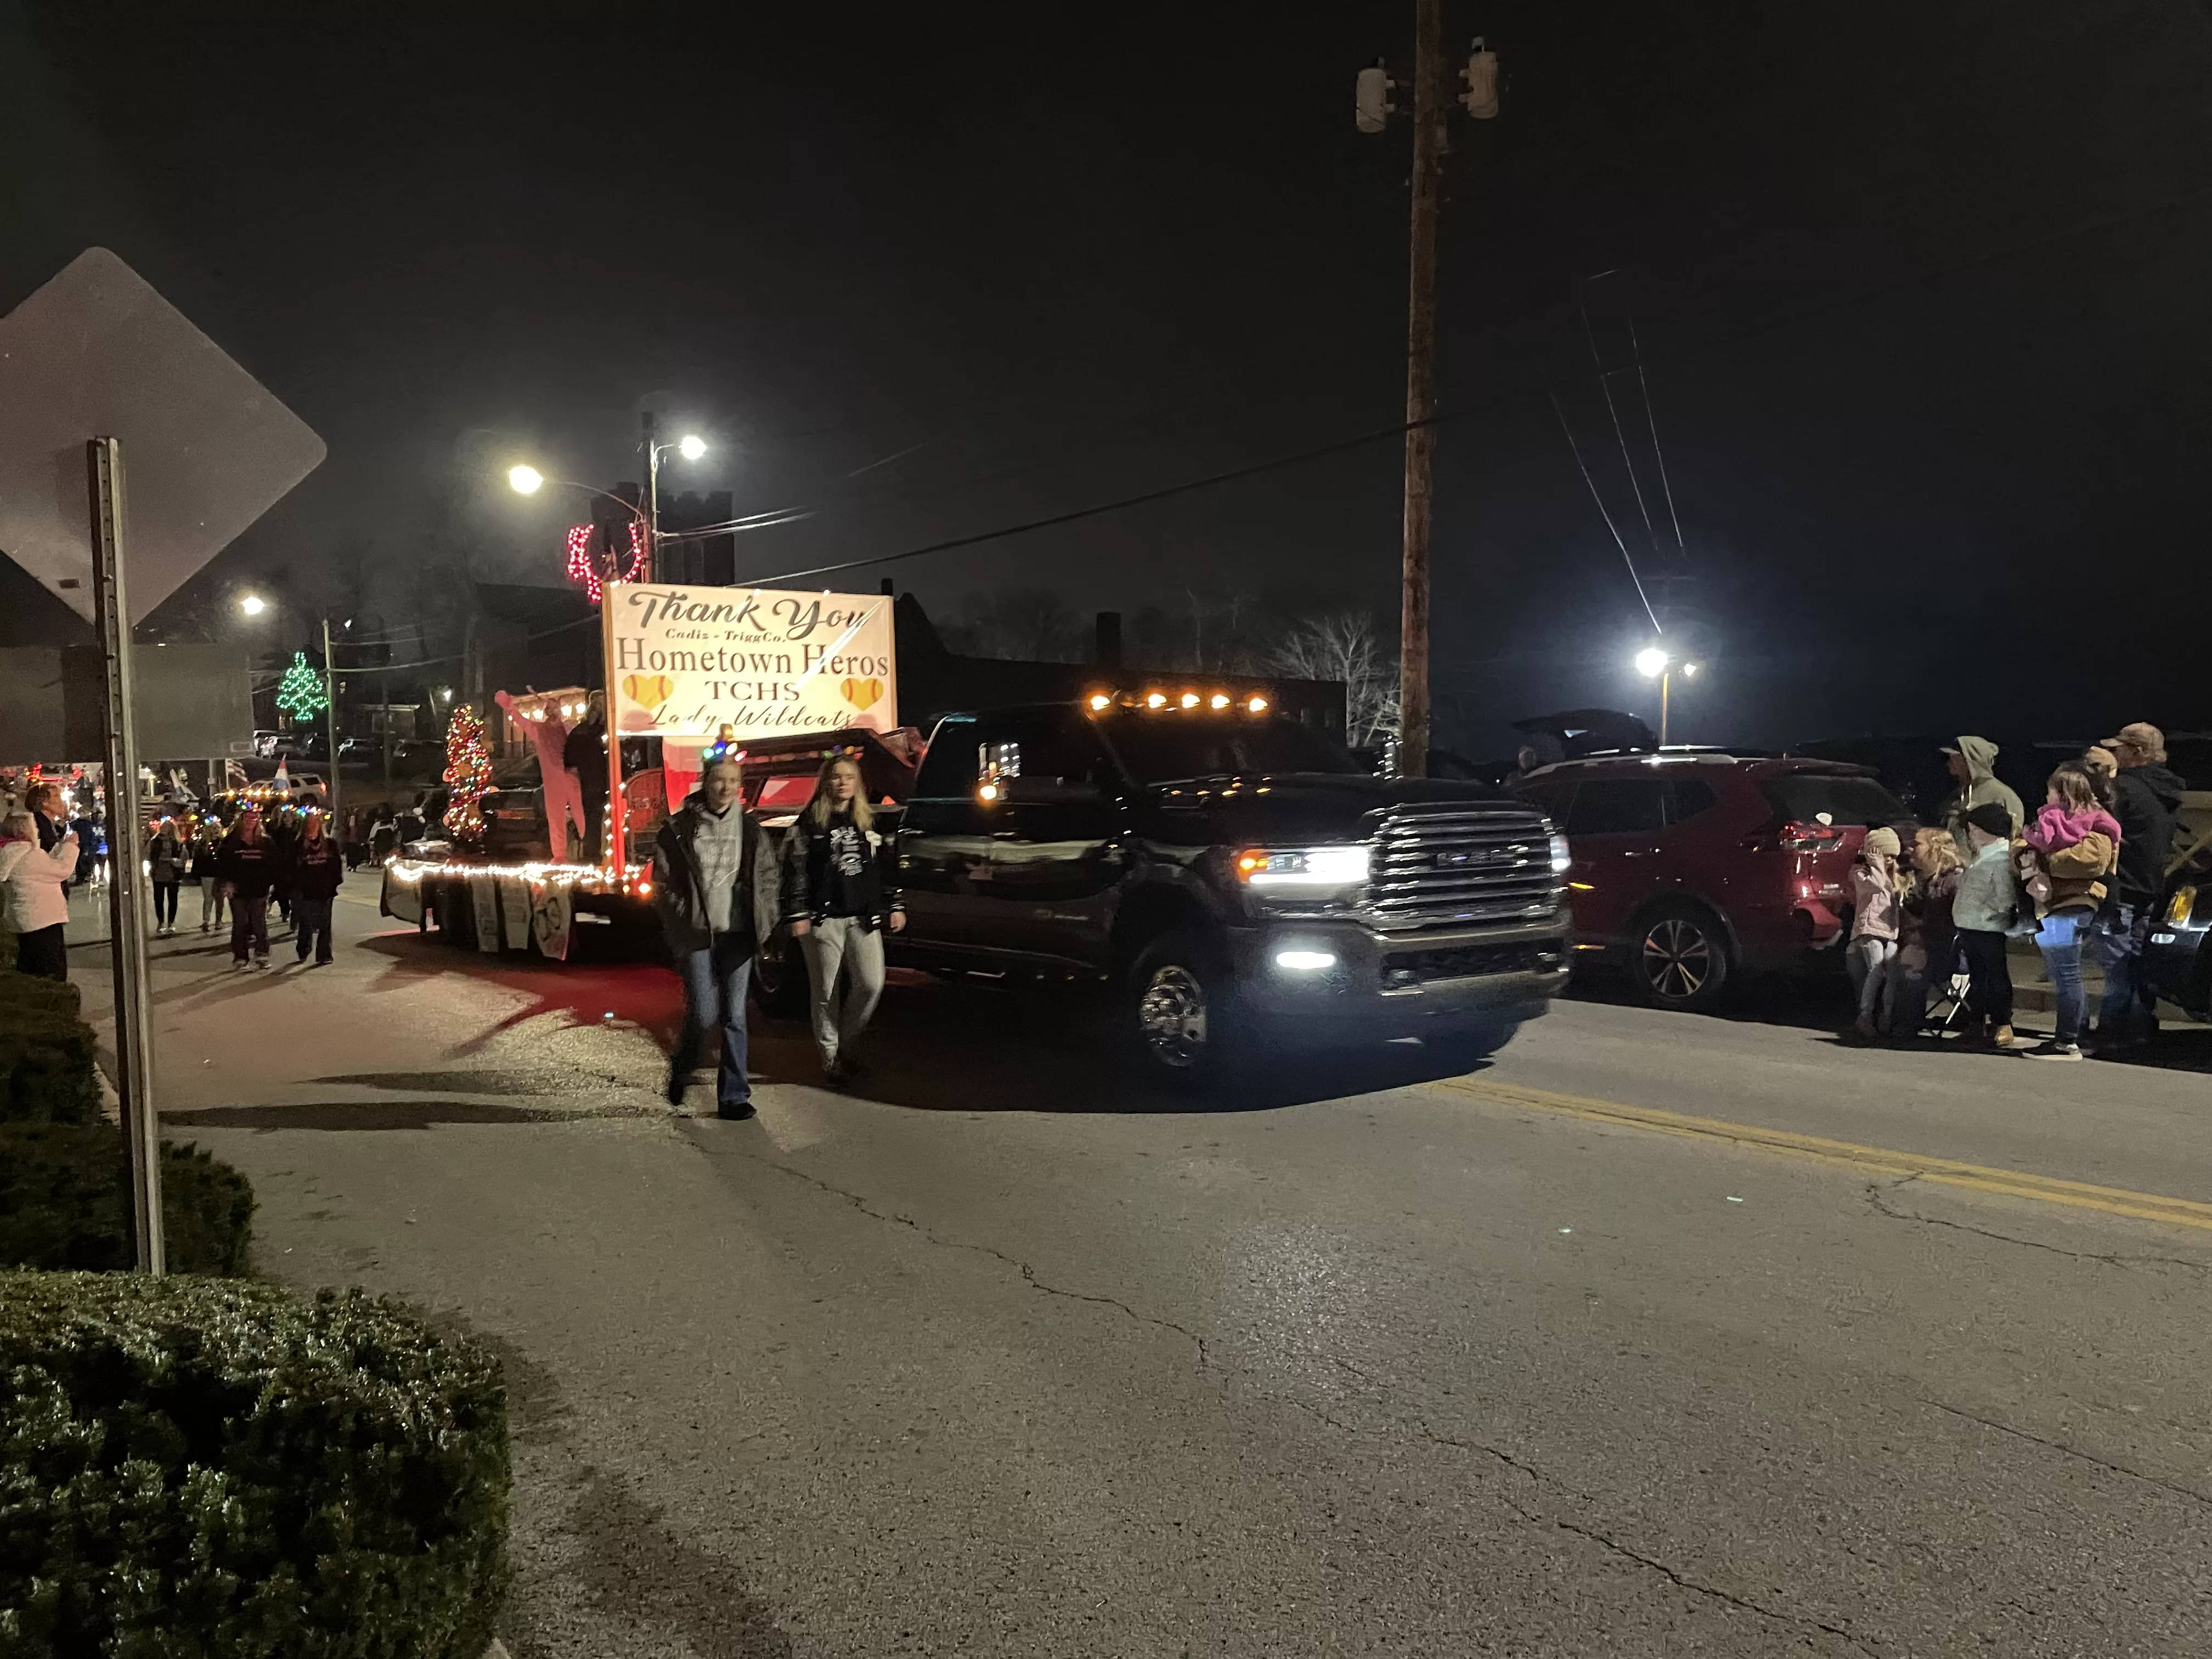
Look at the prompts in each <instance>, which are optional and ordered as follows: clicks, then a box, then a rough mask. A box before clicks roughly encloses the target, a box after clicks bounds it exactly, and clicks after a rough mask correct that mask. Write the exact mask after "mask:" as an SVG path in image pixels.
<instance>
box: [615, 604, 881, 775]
mask: <svg viewBox="0 0 2212 1659" xmlns="http://www.w3.org/2000/svg"><path fill="white" fill-rule="evenodd" d="M604 607H605V608H604V613H603V614H604V616H605V629H606V644H607V660H608V674H607V681H608V684H609V685H610V686H611V688H612V690H613V701H614V720H615V729H616V730H617V731H618V732H624V733H626V734H631V735H641V736H655V737H664V738H714V737H716V736H719V735H720V732H721V731H722V729H723V728H724V727H725V726H727V727H728V728H730V730H731V731H732V732H733V733H734V734H735V735H736V738H737V739H738V741H739V742H743V741H744V740H745V739H746V738H768V737H784V736H788V735H790V734H792V733H794V732H824V733H827V732H836V731H840V730H842V729H843V728H845V727H848V726H868V727H871V728H872V729H873V730H875V731H878V732H889V731H892V730H894V729H896V726H897V725H898V672H897V668H896V664H895V662H894V660H893V647H892V636H891V601H890V599H889V597H887V596H886V595H884V594H881V593H796V592H781V591H779V590H777V589H774V588H763V587H691V586H684V585H680V584H678V585H665V584H659V583H651V582H609V583H608V584H607V586H606V597H605V602H604Z"/></svg>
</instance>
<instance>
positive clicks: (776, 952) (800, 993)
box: [753, 927, 806, 1018]
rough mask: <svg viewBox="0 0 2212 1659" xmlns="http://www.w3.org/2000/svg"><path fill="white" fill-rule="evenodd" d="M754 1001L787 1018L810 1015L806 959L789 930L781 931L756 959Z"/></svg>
mask: <svg viewBox="0 0 2212 1659" xmlns="http://www.w3.org/2000/svg"><path fill="white" fill-rule="evenodd" d="M753 1000H754V1001H756V1002H757V1003H759V1004H760V1006H761V1009H762V1011H763V1012H765V1013H770V1014H775V1015H778V1016H781V1017H783V1018H795V1017H797V1016H798V1015H800V1014H803V1013H805V1012H806V959H805V957H802V956H801V955H799V941H798V940H797V939H793V938H792V936H791V930H790V929H789V928H787V927H779V928H777V929H776V930H775V935H774V937H772V938H770V939H767V940H766V941H764V942H763V944H762V945H761V947H760V951H759V954H758V955H757V956H756V957H754V958H753Z"/></svg>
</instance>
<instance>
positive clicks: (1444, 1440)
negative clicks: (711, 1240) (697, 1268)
mask: <svg viewBox="0 0 2212 1659" xmlns="http://www.w3.org/2000/svg"><path fill="white" fill-rule="evenodd" d="M693 1144H694V1145H698V1144H699V1143H698V1142H696V1140H695V1141H694V1143H693ZM702 1150H704V1148H703V1147H702ZM741 1155H742V1156H743V1157H744V1158H748V1159H750V1161H751V1162H753V1163H755V1164H762V1165H763V1166H765V1167H766V1168H768V1169H771V1170H776V1171H777V1172H779V1173H780V1174H782V1175H787V1176H791V1177H792V1178H793V1179H794V1180H797V1181H800V1182H805V1184H806V1185H808V1186H810V1187H812V1188H815V1189H816V1190H817V1191H818V1192H823V1193H826V1194H829V1196H831V1197H833V1198H838V1199H842V1200H844V1201H845V1202H846V1203H848V1204H849V1205H851V1206H853V1207H854V1209H855V1210H858V1211H859V1212H860V1213H861V1214H862V1215H865V1216H868V1217H871V1218H873V1219H875V1220H878V1221H882V1222H887V1223H889V1224H890V1225H893V1226H898V1227H905V1228H908V1229H909V1230H910V1231H913V1232H914V1233H915V1234H916V1235H918V1236H919V1237H921V1238H923V1239H926V1240H927V1241H928V1242H929V1243H932V1244H935V1245H939V1246H940V1247H942V1248H944V1249H955V1250H968V1251H971V1252H973V1253H974V1254H975V1255H985V1256H988V1257H990V1258H991V1259H992V1260H994V1261H1002V1262H1004V1263H1006V1266H1008V1267H1012V1268H1013V1269H1014V1270H1015V1271H1016V1272H1018V1273H1020V1274H1021V1276H1022V1280H1023V1282H1024V1284H1026V1285H1029V1286H1030V1288H1031V1289H1032V1290H1036V1291H1042V1292H1043V1293H1044V1294H1046V1295H1047V1296H1056V1297H1065V1298H1066V1299H1067V1300H1068V1301H1071V1302H1088V1303H1091V1304H1095V1305H1097V1306H1099V1307H1106V1308H1112V1309H1114V1310H1116V1311H1117V1312H1119V1313H1121V1315H1123V1316H1125V1317H1127V1318H1128V1319H1131V1320H1133V1321H1135V1322H1137V1323H1139V1324H1142V1325H1151V1326H1153V1327H1155V1328H1158V1329H1161V1330H1166V1331H1173V1332H1174V1333H1176V1334H1177V1335H1178V1336H1181V1337H1182V1338H1183V1339H1185V1340H1187V1341H1188V1342H1189V1343H1190V1344H1191V1345H1192V1346H1193V1347H1194V1349H1195V1350H1196V1351H1197V1354H1198V1369H1199V1370H1211V1371H1213V1372H1214V1373H1216V1374H1217V1375H1219V1376H1237V1377H1242V1378H1244V1379H1245V1380H1247V1381H1258V1380H1259V1379H1258V1378H1257V1377H1256V1376H1255V1373H1253V1372H1251V1371H1249V1370H1244V1369H1243V1368H1242V1367H1238V1366H1232V1365H1224V1364H1220V1363H1219V1362H1218V1360H1216V1359H1215V1358H1213V1357H1212V1352H1211V1350H1210V1349H1209V1348H1208V1346H1207V1344H1206V1339H1205V1338H1204V1337H1202V1336H1200V1334H1198V1333H1197V1332H1195V1331H1194V1330H1192V1329H1190V1328H1188V1326H1184V1325H1180V1324H1177V1323H1176V1322H1175V1321H1173V1320H1171V1319H1162V1318H1159V1317H1158V1316H1156V1315H1152V1314H1146V1313H1139V1311H1138V1310H1136V1309H1134V1308H1133V1307H1131V1306H1130V1305H1129V1304H1127V1303H1126V1302H1124V1301H1122V1300H1121V1298H1119V1297H1111V1296H1099V1295H1096V1294H1093V1293H1091V1292H1089V1291H1071V1290H1067V1289H1065V1288H1063V1287H1062V1286H1060V1285H1048V1284H1047V1283H1045V1282H1044V1281H1043V1280H1042V1279H1039V1278H1038V1277H1037V1276H1036V1269H1035V1268H1033V1267H1030V1265H1029V1263H1027V1262H1025V1261H1022V1260H1021V1259H1020V1258H1018V1257H1017V1256H1012V1255H1007V1254H1006V1252H1005V1251H1004V1250H1000V1249H994V1247H992V1246H991V1245H988V1244H977V1243H973V1242H971V1241H969V1240H968V1239H962V1238H946V1237H944V1236H942V1235H941V1234H939V1233H935V1232H933V1231H931V1230H930V1229H928V1228H927V1227H925V1226H923V1225H921V1222H919V1221H917V1220H916V1219H915V1218H914V1217H912V1216H910V1215H902V1214H900V1213H898V1212H895V1211H890V1210H879V1209H878V1208H876V1207H875V1206H873V1205H872V1204H870V1203H869V1202H868V1201H867V1200H866V1199H865V1198H863V1197H862V1196H861V1195H860V1194H858V1193H855V1192H852V1191H850V1190H848V1188H843V1187H840V1186H837V1185H836V1183H835V1182H828V1181H824V1180H823V1179H822V1178H821V1177H820V1176H815V1175H811V1174H809V1173H808V1172H807V1171H806V1170H801V1169H799V1168H796V1167H795V1166H793V1165H792V1164H783V1163H779V1162H778V1161H777V1160H775V1158H763V1157H762V1156H761V1155H760V1154H758V1153H757V1152H744V1153H742V1154H741ZM1336 1363H1337V1364H1340V1365H1342V1366H1343V1368H1344V1369H1345V1370H1347V1371H1350V1372H1351V1373H1352V1375H1353V1376H1358V1377H1360V1378H1361V1379H1362V1380H1363V1381H1365V1380H1369V1379H1368V1378H1367V1374H1366V1373H1365V1372H1364V1371H1362V1370H1359V1369H1358V1367H1357V1366H1355V1365H1352V1364H1350V1363H1349V1362H1348V1361H1346V1360H1342V1359H1339V1360H1337V1362H1336ZM1261 1393H1262V1394H1263V1395H1265V1397H1266V1398H1267V1399H1269V1400H1271V1401H1275V1402H1277V1403H1278V1404H1281V1405H1286V1406H1289V1407H1291V1408H1293V1409H1294V1410H1297V1411H1299V1412H1302V1413H1304V1414H1306V1415H1307V1416H1310V1417H1311V1418H1313V1419H1315V1420H1316V1421H1317V1422H1321V1423H1323V1424H1326V1425H1328V1427H1330V1428H1332V1429H1334V1430H1336V1431H1338V1432H1339V1433H1340V1434H1346V1435H1352V1434H1358V1433H1359V1432H1361V1431H1360V1430H1358V1428H1356V1427H1354V1426H1353V1425H1350V1424H1347V1423H1344V1422H1341V1421H1340V1420H1338V1419H1336V1418H1334V1417H1332V1416H1330V1415H1329V1414H1328V1413H1327V1412H1325V1411H1323V1410H1322V1409H1321V1408H1320V1407H1318V1406H1316V1405H1313V1404H1312V1403H1311V1402H1310V1401H1304V1400H1300V1399H1298V1398H1297V1396H1296V1395H1285V1394H1278V1393H1275V1392H1273V1391H1272V1390H1268V1389H1262V1390H1261ZM1401 1426H1404V1427H1407V1428H1410V1429H1412V1430H1413V1431H1414V1432H1416V1433H1417V1434H1419V1436H1420V1437H1422V1438H1423V1439H1425V1440H1427V1441H1429V1442H1431V1443H1433V1444H1436V1445H1438V1446H1444V1447H1449V1448H1450V1449H1453V1450H1455V1451H1461V1452H1480V1453H1481V1454H1482V1455H1485V1456H1486V1457H1489V1458H1492V1459H1494V1460H1495V1461H1496V1462H1498V1463H1500V1464H1502V1465H1503V1466H1504V1467H1505V1468H1509V1469H1511V1470H1513V1471H1515V1472H1516V1474H1521V1475H1522V1476H1524V1477H1526V1478H1527V1479H1528V1480H1529V1481H1530V1482H1531V1483H1533V1484H1534V1485H1535V1486H1539V1487H1553V1488H1555V1489H1557V1490H1559V1491H1560V1492H1565V1493H1567V1494H1569V1495H1570V1496H1571V1497H1574V1498H1579V1499H1581V1500H1582V1501H1583V1502H1585V1503H1589V1502H1593V1501H1595V1500H1593V1499H1591V1498H1589V1495H1588V1494H1587V1493H1584V1492H1577V1491H1575V1490H1574V1488H1572V1487H1571V1486H1565V1484H1564V1483H1563V1482H1560V1481H1558V1480H1553V1478H1552V1477H1551V1476H1549V1475H1547V1474H1545V1473H1544V1472H1543V1471H1542V1470H1541V1469H1539V1468H1536V1467H1535V1465H1534V1464H1533V1463H1528V1462H1522V1460H1521V1459H1519V1458H1517V1457H1516V1456H1514V1455H1512V1454H1511V1453H1510V1452H1505V1451H1501V1450H1499V1449H1498V1448H1497V1447H1495V1446H1488V1445H1485V1444H1483V1443H1481V1442H1480V1441H1475V1440H1462V1439H1459V1438H1457V1437H1454V1436H1451V1435H1447V1434H1443V1433H1442V1432H1440V1431H1437V1430H1435V1429H1433V1428H1431V1427H1430V1426H1429V1425H1427V1424H1426V1423H1425V1422H1421V1421H1419V1420H1418V1419H1414V1420H1412V1421H1408V1422H1405V1423H1403V1424H1402V1425H1401ZM2123 1473H2126V1471H2123ZM2145 1478H2148V1477H2145ZM1493 1495H1494V1496H1496V1497H1497V1498H1498V1501H1499V1502H1500V1503H1501V1504H1504V1506H1505V1508H1506V1509H1508V1510H1510V1511H1511V1512H1512V1513H1513V1514H1514V1515H1516V1516H1518V1517H1520V1519H1521V1520H1522V1522H1525V1523H1527V1524H1528V1525H1530V1526H1538V1527H1550V1528H1554V1529H1556V1530H1558V1531H1560V1532H1564V1533H1566V1534H1570V1535H1571V1536H1572V1537H1576V1538H1580V1539H1583V1540H1585V1541H1588V1542H1589V1543H1593V1544H1595V1545H1597V1546H1598V1547H1600V1548H1601V1549H1603V1550H1606V1551H1607V1552H1608V1553H1612V1554H1613V1555H1617V1556H1619V1557H1620V1559H1623V1560H1625V1561H1630V1562H1633V1563H1634V1564H1636V1565H1638V1566H1641V1567H1644V1568H1645V1569H1647V1570H1648V1571H1651V1572H1654V1573H1656V1574H1658V1575H1659V1576H1660V1577H1662V1578H1664V1579H1666V1580H1667V1582H1668V1583H1670V1584H1673V1585H1674V1587H1675V1588H1676V1589H1682V1590H1686V1591H1688V1592H1690V1593H1691V1594H1692V1595H1703V1596H1706V1597H1709V1598H1710V1599H1711V1600H1713V1601H1718V1602H1720V1603H1722V1604H1723V1606H1727V1607H1735V1608H1737V1609H1738V1610H1740V1611H1741V1612H1745V1613H1753V1614H1755V1615H1756V1616H1757V1617H1759V1618H1761V1619H1765V1620H1771V1621H1772V1622H1774V1623H1776V1624H1781V1625H1789V1626H1795V1627H1796V1628H1798V1629H1801V1630H1811V1631H1818V1632H1821V1633H1822V1634H1824V1635H1827V1636H1832V1637H1835V1638H1838V1640H1840V1641H1842V1642H1844V1643H1846V1644H1849V1645H1850V1648H1851V1649H1852V1650H1853V1651H1855V1652H1857V1653H1862V1654H1866V1655H1869V1656H1872V1659H1880V1650H1878V1649H1876V1648H1875V1647H1872V1646H1870V1645H1869V1644H1867V1643H1866V1642H1865V1641H1864V1640H1863V1639H1862V1638H1859V1637H1857V1636H1856V1635H1854V1634H1853V1633H1852V1632H1850V1631H1849V1630H1847V1629H1845V1628H1844V1627H1843V1626H1839V1625H1831V1624H1827V1623H1826V1622H1824V1621H1822V1620H1818V1619H1812V1618H1808V1617H1805V1616H1803V1615H1801V1614H1797V1613H1784V1612H1780V1611H1778V1610H1777V1609H1776V1608H1773V1607H1766V1606H1765V1605H1763V1604H1761V1603H1759V1602H1758V1601H1752V1600H1751V1599H1749V1598H1748V1597H1747V1596H1742V1595H1736V1594H1735V1593H1733V1592H1732V1591H1729V1590H1724V1589H1717V1588H1716V1587H1714V1586H1713V1585H1711V1584H1705V1583H1699V1581H1698V1580H1696V1579H1694V1578H1691V1577H1686V1576H1685V1575H1684V1574H1683V1573H1681V1572H1680V1571H1676V1570H1675V1569H1674V1568H1673V1567H1670V1566H1668V1565H1667V1564H1666V1563H1665V1562H1663V1561H1660V1560H1657V1559H1654V1558H1652V1557H1650V1556H1648V1555H1644V1554H1640V1553H1638V1552H1637V1551H1635V1550H1632V1549H1630V1548H1629V1547H1627V1546H1626V1545H1625V1544H1621V1543H1620V1542H1617V1541H1615V1540H1613V1539H1612V1538H1609V1537H1607V1535H1606V1534H1603V1533H1601V1532H1599V1531H1598V1530H1596V1529H1595V1528H1592V1527H1587V1526H1584V1525H1582V1524H1581V1523H1579V1522H1573V1521H1563V1520H1561V1519H1559V1517H1558V1516H1552V1515H1545V1514H1542V1513H1541V1512H1539V1511H1537V1510H1532V1509H1529V1508H1528V1507H1527V1506H1526V1505H1524V1504H1518V1503H1516V1502H1515V1501H1514V1500H1513V1499H1512V1498H1509V1497H1507V1496H1505V1494H1504V1493H1503V1492H1498V1493H1495V1494H1493Z"/></svg>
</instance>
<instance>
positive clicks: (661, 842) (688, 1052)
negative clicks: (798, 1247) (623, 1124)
mask: <svg viewBox="0 0 2212 1659" xmlns="http://www.w3.org/2000/svg"><path fill="white" fill-rule="evenodd" d="M743 782H744V773H743V771H742V769H740V768H739V767H738V763H737V762H736V761H735V760H734V759H730V758H716V759H713V760H710V761H709V762H708V765H707V769H706V773H705V775H703V776H702V778H701V779H700V780H699V787H698V788H697V790H696V791H695V792H694V793H693V794H692V796H691V798H690V799H689V800H687V801H685V802H684V805H683V806H682V807H681V808H680V809H678V811H676V812H675V813H673V814H672V815H671V817H669V820H668V822H667V823H665V824H663V825H662V826H661V829H660V834H659V837H658V840H657V842H656V844H655V847H654V849H653V904H654V906H655V907H656V908H658V909H659V912H660V924H661V927H662V928H663V929H664V930H665V932H666V933H667V935H668V949H669V952H670V954H671V955H672V956H673V957H675V958H676V967H677V971H678V972H679V973H681V974H682V975H684V1031H683V1035H682V1036H679V1037H678V1039H677V1042H676V1052H675V1053H674V1054H671V1055H670V1056H669V1062H668V1091H667V1092H668V1103H669V1104H670V1105H671V1106H680V1105H682V1104H683V1103H684V1085H686V1084H687V1083H689V1082H690V1079H691V1068H692V1067H693V1066H696V1064H697V1063H698V1060H699V1050H700V1046H701V1044H702V1043H703V1042H705V1041H706V1037H707V1033H708V1030H710V1029H712V1028H713V1027H714V1026H716V1025H719V1026H720V1028H721V1033H722V1053H721V1063H720V1066H718V1067H717V1069H716V1071H715V1075H714V1106H715V1115H717V1116H720V1117H726V1118H747V1117H750V1116H751V1115H753V1105H752V1097H753V1088H752V1081H751V1079H750V1077H749V1076H748V1075H747V1074H746V1071H745V987H746V986H747V984H748V983H749V982H750V980H751V977H752V965H753V955H754V952H755V951H757V950H758V949H759V948H760V941H761V940H762V939H765V938H767V937H768V936H769V933H772V932H773V931H774V930H775V925H776V906H775V896H776V892H775V889H776V884H775V881H774V879H773V878H757V870H758V866H759V863H760V859H761V843H760V830H759V829H758V828H757V826H756V825H754V824H752V823H749V822H748V821H747V819H746V817H745V809H744V804H743V801H742V799H741V794H740V792H741V790H742V787H743Z"/></svg>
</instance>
